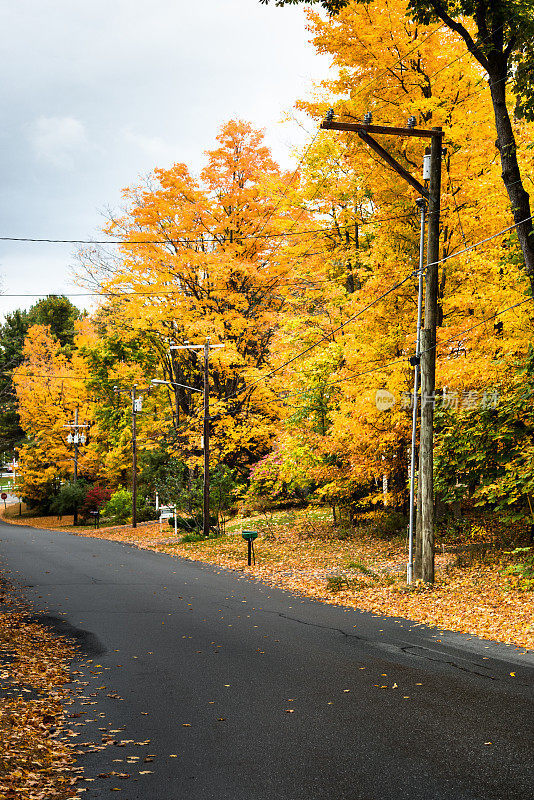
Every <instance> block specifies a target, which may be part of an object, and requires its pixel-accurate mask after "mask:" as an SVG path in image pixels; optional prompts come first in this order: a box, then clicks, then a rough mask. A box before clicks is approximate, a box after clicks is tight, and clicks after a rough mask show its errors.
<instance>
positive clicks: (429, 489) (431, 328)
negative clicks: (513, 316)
mask: <svg viewBox="0 0 534 800" xmlns="http://www.w3.org/2000/svg"><path fill="white" fill-rule="evenodd" d="M432 131H433V132H434V131H435V134H436V135H434V136H433V137H432V141H431V145H430V180H429V186H428V194H429V198H428V246H427V270H426V287H425V327H424V331H423V332H422V337H421V343H422V347H421V395H422V397H421V433H420V455H419V464H420V471H419V473H420V480H421V575H420V576H417V577H421V578H422V579H423V580H424V581H425V582H426V583H434V398H435V390H436V327H437V318H438V263H437V262H438V260H439V220H440V205H441V203H440V200H441V155H442V137H443V132H442V130H441V128H432Z"/></svg>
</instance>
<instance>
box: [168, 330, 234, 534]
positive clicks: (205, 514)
mask: <svg viewBox="0 0 534 800" xmlns="http://www.w3.org/2000/svg"><path fill="white" fill-rule="evenodd" d="M219 347H224V345H223V344H210V337H209V336H208V337H207V338H206V342H205V343H204V344H203V345H202V344H189V343H188V342H186V344H183V345H171V350H203V351H204V365H203V366H204V369H203V372H204V416H203V420H202V449H203V451H204V485H203V491H202V533H203V535H204V536H205V537H206V539H207V538H208V536H209V535H210V387H209V356H210V348H219ZM161 382H162V381H157V383H161ZM165 383H171V382H170V381H165ZM172 385H174V386H180V385H181V384H172ZM185 388H190V389H191V388H193V387H185ZM197 391H198V390H197Z"/></svg>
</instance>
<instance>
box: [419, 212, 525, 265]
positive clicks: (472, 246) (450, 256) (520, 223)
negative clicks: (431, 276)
mask: <svg viewBox="0 0 534 800" xmlns="http://www.w3.org/2000/svg"><path fill="white" fill-rule="evenodd" d="M533 217H534V215H532V214H531V215H530V217H526V218H525V219H522V220H521V221H520V222H516V223H514V225H510V226H509V227H508V228H504V229H503V230H502V231H499V232H498V233H494V234H492V235H491V236H488V237H486V239H481V240H480V241H479V242H475V244H471V245H469V247H464V249H463V250H457V251H456V252H455V253H450V255H448V256H444V258H440V259H439V260H438V261H433V262H432V263H431V264H427V267H432V266H434V265H435V264H443V263H444V262H445V261H449V259H451V258H457V257H458V256H461V255H462V254H463V253H467V252H469V251H470V250H475V249H476V248H477V247H480V245H482V244H486V242H490V241H491V240H492V239H496V238H497V236H502V235H503V234H504V233H508V231H511V230H513V229H514V228H517V227H519V225H523V224H524V223H525V222H528V221H529V220H531V219H533Z"/></svg>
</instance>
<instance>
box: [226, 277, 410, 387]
mask: <svg viewBox="0 0 534 800" xmlns="http://www.w3.org/2000/svg"><path fill="white" fill-rule="evenodd" d="M417 271H418V270H416V271H415V272H411V273H410V274H409V275H407V277H406V278H404V279H403V280H402V281H400V282H399V283H395V284H394V285H393V286H390V288H389V289H387V290H386V291H385V292H383V293H382V294H381V295H379V297H376V298H375V299H374V300H372V301H371V302H370V303H368V304H367V305H366V306H365V307H364V308H362V309H361V310H360V311H357V312H356V314H353V315H352V316H350V317H349V318H348V319H347V320H345V322H342V323H341V325H338V326H337V328H334V329H333V330H331V331H330V333H328V334H325V335H324V336H322V337H321V338H320V339H318V340H317V341H316V342H313V344H311V345H309V346H308V347H306V349H305V350H302V351H301V352H300V353H297V355H296V356H293V358H290V359H288V361H285V362H284V363H283V364H280V366H279V367H276V369H273V370H271V372H269V373H268V374H267V375H264V376H262V377H261V378H258V379H257V380H256V381H254V382H253V383H250V384H248V385H247V386H244V387H243V388H242V389H238V390H237V391H236V392H234V394H233V395H229V397H227V398H226V399H227V400H231V399H232V397H237V395H239V394H243V392H247V391H249V390H250V389H252V388H253V387H254V386H256V385H257V384H258V383H261V382H262V381H266V380H268V379H269V378H270V377H271V376H272V375H274V374H275V373H276V372H279V371H280V370H281V369H283V368H284V367H287V366H288V365H289V364H292V363H293V361H296V360H297V359H298V358H301V357H302V356H304V355H306V353H309V352H310V350H313V349H314V348H316V347H318V345H320V344H321V342H325V341H327V340H328V339H330V338H331V337H332V336H333V335H334V334H335V333H337V332H338V331H340V330H342V329H343V328H344V327H345V326H346V325H348V324H349V322H352V321H353V320H355V319H356V318H357V317H359V316H360V315H361V314H363V313H364V312H365V311H368V310H369V309H370V308H372V307H373V306H374V305H376V303H378V302H380V300H383V299H384V298H385V297H387V296H388V295H389V294H391V292H394V291H395V289H398V288H399V287H400V286H402V285H403V284H404V283H406V282H407V281H408V280H410V278H412V277H413V276H414V275H415V274H416V273H417Z"/></svg>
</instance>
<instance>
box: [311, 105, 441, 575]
mask: <svg viewBox="0 0 534 800" xmlns="http://www.w3.org/2000/svg"><path fill="white" fill-rule="evenodd" d="M333 117H334V112H333V110H332V109H330V110H329V112H328V114H327V115H326V119H325V120H324V121H323V122H322V123H321V128H323V129H326V130H337V131H351V132H354V133H357V134H358V136H359V137H360V139H362V141H364V142H365V143H366V144H367V145H368V146H369V147H370V148H371V149H372V150H374V152H375V153H377V154H378V155H379V156H380V158H381V159H382V160H383V161H385V163H386V164H388V165H389V166H390V167H391V168H392V169H394V170H395V172H397V173H398V174H399V175H400V176H401V178H403V179H404V180H405V181H406V183H408V184H409V185H410V186H411V187H412V188H414V189H416V190H417V191H418V192H420V194H421V196H422V197H423V198H425V199H427V200H428V247H427V270H426V287H425V326H424V329H423V330H422V331H421V395H422V398H421V432H420V448H419V487H420V491H418V498H419V496H420V497H421V514H419V509H418V523H420V524H418V525H417V532H418V533H419V530H420V531H421V542H417V545H416V551H417V550H419V545H420V546H421V550H422V558H421V575H418V574H417V571H418V565H419V559H418V558H417V554H416V559H415V569H416V574H415V577H416V578H417V577H422V578H423V580H425V581H427V582H429V583H432V582H433V580H434V475H433V469H434V460H433V447H434V392H435V385H436V324H437V316H438V313H437V312H438V264H437V261H438V260H439V224H440V191H441V155H442V139H443V131H442V129H441V128H432V130H430V131H428V130H423V129H421V128H416V127H415V121H416V120H415V117H411V118H410V120H408V127H406V128H398V127H392V126H387V125H371V114H366V115H365V120H364V122H363V123H352V122H334V121H333ZM372 133H374V134H386V135H388V136H402V137H405V136H416V137H418V138H423V139H430V141H431V149H430V179H429V185H428V190H427V189H426V187H425V186H423V184H421V183H420V182H419V181H418V180H417V178H414V177H413V175H411V174H410V173H409V172H408V170H406V169H405V168H404V167H403V166H402V164H399V162H398V161H397V160H396V158H394V157H393V156H392V155H391V153H389V152H388V151H387V150H385V149H384V148H383V147H382V145H380V144H378V142H377V141H376V140H375V139H374V138H373V137H372V136H371V135H370V134H372Z"/></svg>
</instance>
